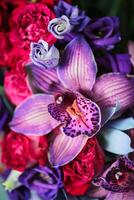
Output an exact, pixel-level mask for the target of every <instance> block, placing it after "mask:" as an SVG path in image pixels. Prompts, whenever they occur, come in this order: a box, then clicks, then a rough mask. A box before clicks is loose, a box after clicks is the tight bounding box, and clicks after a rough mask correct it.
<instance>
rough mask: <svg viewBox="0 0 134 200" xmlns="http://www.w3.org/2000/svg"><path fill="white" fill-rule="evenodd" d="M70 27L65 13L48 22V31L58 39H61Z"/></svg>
mask: <svg viewBox="0 0 134 200" xmlns="http://www.w3.org/2000/svg"><path fill="white" fill-rule="evenodd" d="M71 29H72V26H71V24H70V21H69V19H68V17H67V16H65V15H62V16H61V17H59V18H55V19H52V20H51V21H50V22H49V24H48V31H49V32H51V33H52V34H53V35H54V36H55V37H56V38H58V39H63V38H64V35H65V34H67V33H69V32H70V31H71Z"/></svg>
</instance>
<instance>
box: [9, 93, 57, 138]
mask: <svg viewBox="0 0 134 200" xmlns="http://www.w3.org/2000/svg"><path fill="white" fill-rule="evenodd" d="M53 101H54V97H53V96H51V95H43V94H38V95H33V96H31V97H30V98H28V99H26V100H25V101H24V102H23V103H22V104H21V105H19V106H18V107H17V108H16V110H15V112H14V116H13V119H12V121H11V122H10V128H11V129H12V130H13V131H15V132H19V133H22V134H25V135H28V134H29V135H45V134H48V133H49V132H50V131H51V130H52V129H53V128H55V127H57V126H58V125H59V122H57V121H56V120H55V119H53V118H52V117H51V115H50V114H49V113H48V104H50V103H52V102H53Z"/></svg>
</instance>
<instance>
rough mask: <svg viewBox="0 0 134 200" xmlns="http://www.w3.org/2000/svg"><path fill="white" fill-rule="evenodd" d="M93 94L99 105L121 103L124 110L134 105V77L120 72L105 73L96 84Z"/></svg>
mask: <svg viewBox="0 0 134 200" xmlns="http://www.w3.org/2000/svg"><path fill="white" fill-rule="evenodd" d="M93 96H94V99H95V102H96V103H97V104H98V105H102V106H113V105H115V104H119V106H120V111H124V110H126V109H128V108H130V107H132V106H133V105H134V78H132V77H127V76H125V75H123V74H119V73H109V74H106V75H103V76H101V77H100V78H98V80H97V81H96V83H95V85H94V88H93Z"/></svg>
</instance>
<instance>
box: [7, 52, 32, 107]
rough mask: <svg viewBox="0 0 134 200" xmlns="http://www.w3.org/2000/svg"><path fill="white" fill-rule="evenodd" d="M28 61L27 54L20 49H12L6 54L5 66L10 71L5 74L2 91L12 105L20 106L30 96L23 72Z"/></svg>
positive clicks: (25, 75) (24, 72)
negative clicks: (3, 90)
mask: <svg viewBox="0 0 134 200" xmlns="http://www.w3.org/2000/svg"><path fill="white" fill-rule="evenodd" d="M28 59H29V55H28V52H27V51H25V50H23V49H20V48H13V49H12V51H11V52H10V53H9V54H8V61H7V66H9V67H10V69H9V70H8V71H6V72H5V76H4V89H5V93H6V95H7V97H8V98H9V100H10V101H11V102H12V103H13V104H14V105H18V104H20V103H21V102H22V101H23V100H24V99H25V98H26V97H28V96H30V95H31V90H30V88H29V87H28V83H27V81H26V79H27V74H26V71H25V64H26V63H27V61H28Z"/></svg>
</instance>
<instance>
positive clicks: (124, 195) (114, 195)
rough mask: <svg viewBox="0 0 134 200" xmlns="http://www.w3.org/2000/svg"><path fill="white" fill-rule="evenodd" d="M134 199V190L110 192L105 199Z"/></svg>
mask: <svg viewBox="0 0 134 200" xmlns="http://www.w3.org/2000/svg"><path fill="white" fill-rule="evenodd" d="M117 199H118V200H133V199H134V191H129V192H123V193H117V192H109V194H108V195H107V197H106V198H105V200H117Z"/></svg>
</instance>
